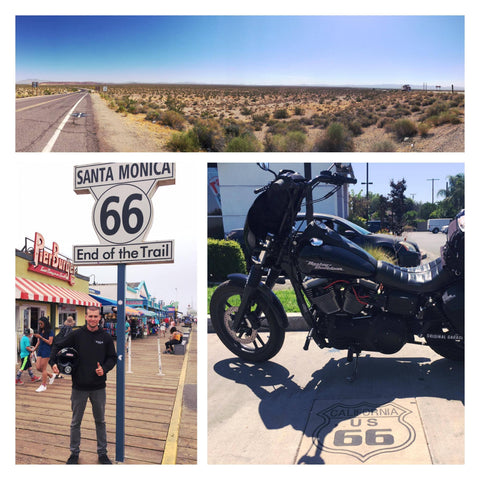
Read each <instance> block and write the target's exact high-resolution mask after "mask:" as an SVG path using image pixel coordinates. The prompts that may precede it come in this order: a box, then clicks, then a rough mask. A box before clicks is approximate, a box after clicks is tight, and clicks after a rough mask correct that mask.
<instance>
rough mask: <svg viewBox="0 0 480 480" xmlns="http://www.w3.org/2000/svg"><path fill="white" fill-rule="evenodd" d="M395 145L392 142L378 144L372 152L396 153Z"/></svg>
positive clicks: (385, 141) (386, 141)
mask: <svg viewBox="0 0 480 480" xmlns="http://www.w3.org/2000/svg"><path fill="white" fill-rule="evenodd" d="M395 150H396V148H395V145H394V144H393V143H392V142H390V140H383V141H382V142H377V143H375V144H374V145H373V147H372V152H395Z"/></svg>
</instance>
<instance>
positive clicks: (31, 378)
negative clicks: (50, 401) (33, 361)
mask: <svg viewBox="0 0 480 480" xmlns="http://www.w3.org/2000/svg"><path fill="white" fill-rule="evenodd" d="M30 380H31V381H32V382H39V381H40V380H41V378H40V377H37V376H36V375H34V376H33V377H30Z"/></svg>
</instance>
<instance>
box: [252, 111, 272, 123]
mask: <svg viewBox="0 0 480 480" xmlns="http://www.w3.org/2000/svg"><path fill="white" fill-rule="evenodd" d="M269 118H270V114H269V113H256V114H254V115H252V120H253V121H254V122H258V123H262V124H263V123H267V122H268V119H269Z"/></svg>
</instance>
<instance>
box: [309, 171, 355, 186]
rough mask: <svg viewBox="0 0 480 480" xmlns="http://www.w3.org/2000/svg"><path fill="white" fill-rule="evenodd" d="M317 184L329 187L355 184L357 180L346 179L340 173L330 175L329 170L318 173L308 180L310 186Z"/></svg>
mask: <svg viewBox="0 0 480 480" xmlns="http://www.w3.org/2000/svg"><path fill="white" fill-rule="evenodd" d="M318 183H328V184H330V185H344V184H346V183H352V184H356V183H357V179H356V178H354V177H347V176H346V175H342V174H341V173H332V172H331V171H330V170H324V171H322V172H320V175H318V176H317V177H315V178H313V179H312V180H310V184H311V185H312V186H315V185H317V184H318Z"/></svg>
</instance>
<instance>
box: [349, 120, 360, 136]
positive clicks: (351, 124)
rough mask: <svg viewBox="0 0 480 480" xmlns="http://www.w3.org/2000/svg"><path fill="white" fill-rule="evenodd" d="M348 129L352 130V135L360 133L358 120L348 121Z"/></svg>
mask: <svg viewBox="0 0 480 480" xmlns="http://www.w3.org/2000/svg"><path fill="white" fill-rule="evenodd" d="M348 129H349V130H350V131H351V132H352V134H353V135H354V136H358V135H361V134H362V132H363V130H362V126H361V125H360V122H359V121H358V120H352V121H351V122H349V123H348Z"/></svg>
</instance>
